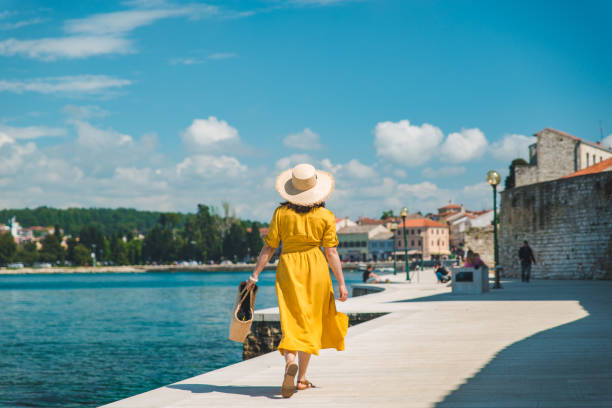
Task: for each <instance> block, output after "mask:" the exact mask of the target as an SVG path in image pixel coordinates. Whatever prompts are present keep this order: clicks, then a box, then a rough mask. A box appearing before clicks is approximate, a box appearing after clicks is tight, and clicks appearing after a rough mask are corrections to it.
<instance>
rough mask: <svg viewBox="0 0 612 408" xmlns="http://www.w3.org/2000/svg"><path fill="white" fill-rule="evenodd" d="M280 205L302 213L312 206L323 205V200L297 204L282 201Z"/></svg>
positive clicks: (312, 207)
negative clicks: (314, 202) (309, 203)
mask: <svg viewBox="0 0 612 408" xmlns="http://www.w3.org/2000/svg"><path fill="white" fill-rule="evenodd" d="M280 205H281V207H287V208H289V209H290V210H293V211H295V212H296V213H300V214H304V213H307V212H309V211H310V210H312V209H314V208H319V207H325V201H322V202H320V203H316V204H313V205H297V204H293V203H290V202H289V201H285V202H283V203H280Z"/></svg>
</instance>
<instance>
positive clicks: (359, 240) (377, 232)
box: [338, 225, 393, 261]
mask: <svg viewBox="0 0 612 408" xmlns="http://www.w3.org/2000/svg"><path fill="white" fill-rule="evenodd" d="M385 233H390V231H389V230H388V229H387V228H385V227H384V226H382V225H354V226H348V227H344V228H342V229H341V230H340V231H338V241H339V245H338V254H339V255H340V258H341V259H342V260H345V261H367V260H370V259H373V257H372V254H371V253H370V250H371V248H376V251H378V250H379V249H380V248H381V246H380V245H379V244H378V243H379V242H380V240H383V239H384V234H385ZM391 236H393V234H392V233H391V234H390V235H389V234H387V237H388V238H387V239H389V238H391ZM374 238H376V239H375V240H376V241H377V243H376V245H374V246H373V245H371V244H370V241H371V240H372V239H374ZM391 246H392V244H391ZM383 247H385V248H388V247H389V244H387V245H386V246H383ZM391 251H392V250H391ZM387 255H388V254H387ZM379 256H380V254H378V253H376V257H377V259H378V257H379ZM384 256H385V254H384V251H383V257H384Z"/></svg>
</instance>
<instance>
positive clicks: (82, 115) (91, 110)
mask: <svg viewBox="0 0 612 408" xmlns="http://www.w3.org/2000/svg"><path fill="white" fill-rule="evenodd" d="M62 112H64V113H65V114H66V115H68V116H70V117H71V118H72V119H80V120H87V119H91V118H103V117H105V116H108V115H109V112H108V111H107V110H104V109H102V108H100V107H99V106H94V105H87V106H77V105H66V106H64V108H63V109H62Z"/></svg>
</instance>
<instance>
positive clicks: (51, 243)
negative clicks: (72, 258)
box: [40, 234, 65, 263]
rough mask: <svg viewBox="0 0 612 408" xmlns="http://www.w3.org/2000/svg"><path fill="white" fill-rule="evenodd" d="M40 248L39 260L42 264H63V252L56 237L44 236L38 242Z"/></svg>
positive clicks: (53, 235)
mask: <svg viewBox="0 0 612 408" xmlns="http://www.w3.org/2000/svg"><path fill="white" fill-rule="evenodd" d="M40 243H41V245H42V248H41V250H40V260H41V261H44V262H51V263H55V262H57V261H60V262H64V259H65V252H64V248H63V247H62V245H61V243H60V240H59V238H58V236H57V235H55V234H49V235H46V236H45V237H44V238H43V239H42V240H41V241H40Z"/></svg>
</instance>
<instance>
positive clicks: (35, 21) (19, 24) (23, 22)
mask: <svg viewBox="0 0 612 408" xmlns="http://www.w3.org/2000/svg"><path fill="white" fill-rule="evenodd" d="M45 21H47V19H44V18H32V19H29V20H21V21H15V22H14V23H4V24H0V30H4V31H8V30H16V29H18V28H21V27H27V26H30V25H34V24H40V23H44V22H45Z"/></svg>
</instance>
